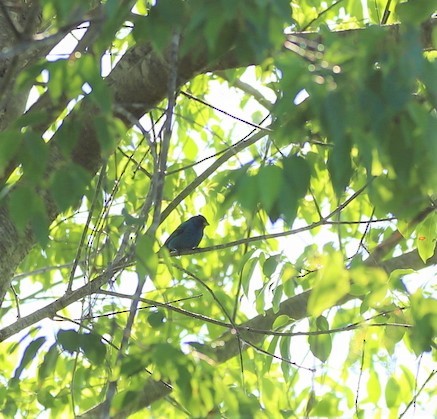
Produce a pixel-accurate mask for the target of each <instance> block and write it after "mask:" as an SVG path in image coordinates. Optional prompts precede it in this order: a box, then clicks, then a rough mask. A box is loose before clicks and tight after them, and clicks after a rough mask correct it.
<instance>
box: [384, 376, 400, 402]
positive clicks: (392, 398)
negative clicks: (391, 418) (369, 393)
mask: <svg viewBox="0 0 437 419" xmlns="http://www.w3.org/2000/svg"><path fill="white" fill-rule="evenodd" d="M400 396H401V388H400V386H399V383H398V382H397V380H396V379H395V378H394V377H393V376H392V377H390V378H389V379H388V381H387V384H386V386H385V403H386V405H387V407H388V408H389V409H392V408H394V407H397V406H399V404H400V402H401V400H400Z"/></svg>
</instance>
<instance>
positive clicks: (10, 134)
mask: <svg viewBox="0 0 437 419" xmlns="http://www.w3.org/2000/svg"><path fill="white" fill-rule="evenodd" d="M21 144H22V138H21V134H20V133H19V132H18V131H14V130H10V131H3V132H1V133H0V176H3V172H4V170H5V169H6V167H7V166H8V164H9V163H10V161H11V160H12V159H13V158H14V157H15V156H16V154H17V151H18V150H19V148H20V146H21Z"/></svg>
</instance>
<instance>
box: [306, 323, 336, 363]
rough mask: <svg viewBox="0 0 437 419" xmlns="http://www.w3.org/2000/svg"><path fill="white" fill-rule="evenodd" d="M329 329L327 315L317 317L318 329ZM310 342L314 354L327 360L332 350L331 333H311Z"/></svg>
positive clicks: (324, 360) (321, 359) (323, 360)
mask: <svg viewBox="0 0 437 419" xmlns="http://www.w3.org/2000/svg"><path fill="white" fill-rule="evenodd" d="M327 330H329V323H328V320H327V319H326V317H324V316H319V317H318V318H317V319H316V331H327ZM308 343H309V345H310V350H311V352H312V353H313V355H314V356H315V357H316V358H318V359H320V361H322V362H326V360H327V359H328V357H329V355H330V354H331V350H332V338H331V335H330V334H328V333H327V334H320V335H310V336H308Z"/></svg>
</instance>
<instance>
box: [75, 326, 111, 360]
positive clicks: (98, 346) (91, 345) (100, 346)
mask: <svg viewBox="0 0 437 419" xmlns="http://www.w3.org/2000/svg"><path fill="white" fill-rule="evenodd" d="M79 336H80V347H81V349H82V351H83V354H84V355H85V356H86V357H87V358H88V359H89V360H90V361H91V362H92V363H93V364H96V365H98V364H99V363H100V362H101V360H102V359H105V357H106V346H105V344H104V343H103V342H102V338H101V337H100V336H99V335H98V334H97V333H92V332H91V333H88V332H86V333H81V334H80V335H79Z"/></svg>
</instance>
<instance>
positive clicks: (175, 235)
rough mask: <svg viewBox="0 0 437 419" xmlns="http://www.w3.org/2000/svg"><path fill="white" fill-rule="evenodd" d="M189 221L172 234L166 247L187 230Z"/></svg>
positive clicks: (166, 242)
mask: <svg viewBox="0 0 437 419" xmlns="http://www.w3.org/2000/svg"><path fill="white" fill-rule="evenodd" d="M187 224H188V221H184V222H183V223H182V224H181V225H180V226H179V227H178V228H177V229H176V230H175V231H173V233H171V234H170V235H169V236H168V238H167V240H166V241H165V243H164V246H165V245H167V244H168V243H169V242H170V240H172V239H174V238H175V237H177V236H180V235H181V234H182V233H183V232H184V231H185V230H186V229H187Z"/></svg>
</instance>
